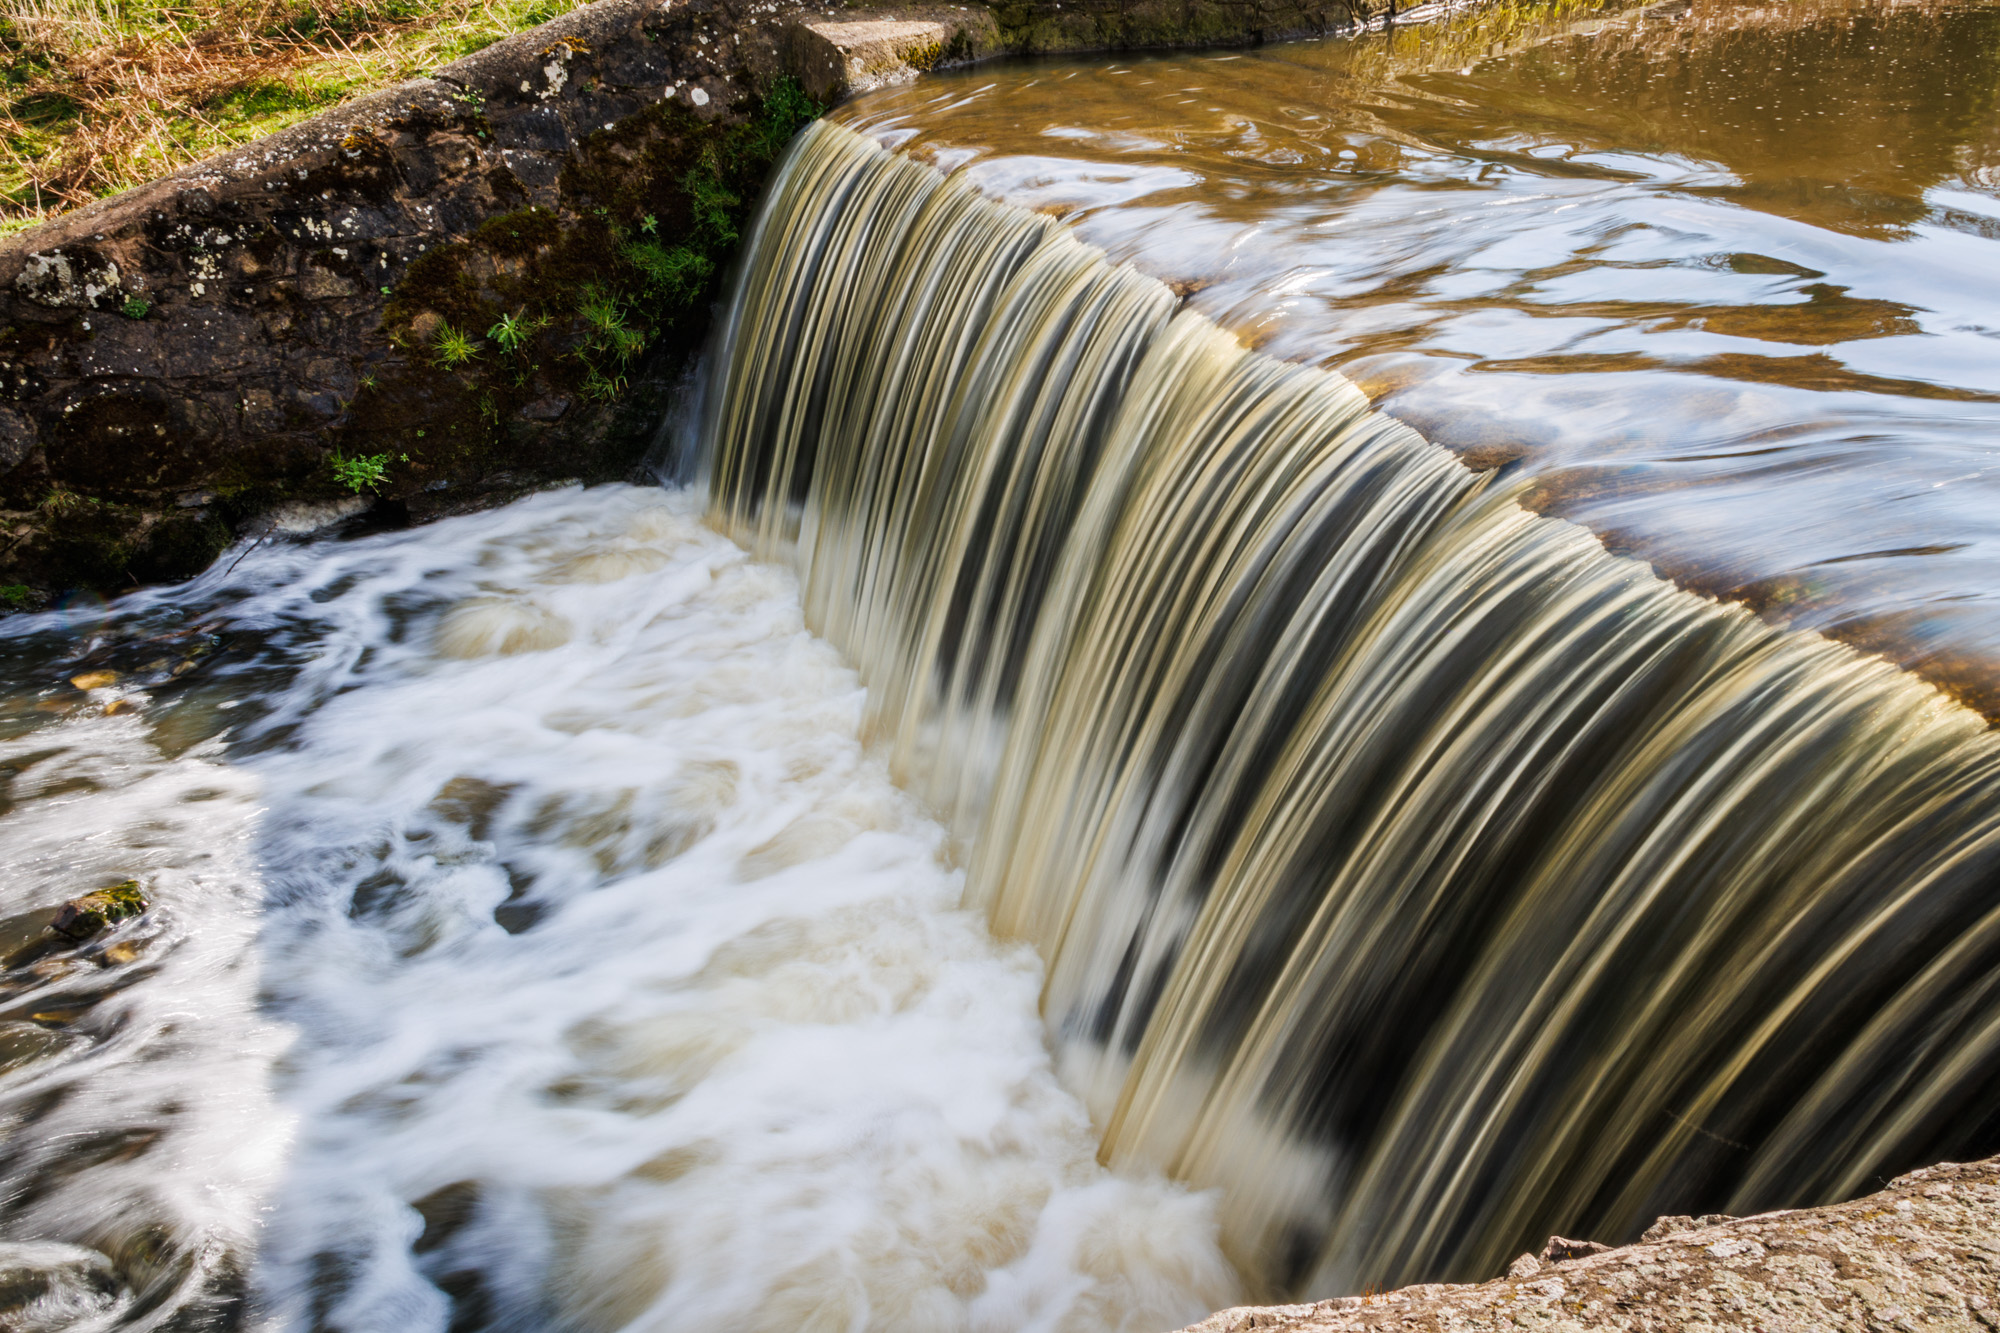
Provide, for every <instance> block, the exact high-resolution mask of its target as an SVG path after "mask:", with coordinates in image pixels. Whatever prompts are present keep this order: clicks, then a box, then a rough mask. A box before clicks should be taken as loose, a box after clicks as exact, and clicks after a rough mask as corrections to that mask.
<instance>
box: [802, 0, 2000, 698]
mask: <svg viewBox="0 0 2000 1333" xmlns="http://www.w3.org/2000/svg"><path fill="white" fill-rule="evenodd" d="M840 114H841V115H842V117H843V118H844V119H846V120H847V121H849V122H850V123H852V124H855V125H857V126H860V127H865V128H866V129H868V130H869V131H870V132H872V133H873V134H875V135H876V136H877V137H878V138H880V139H882V140H883V141H884V142H888V143H893V144H897V145H900V146H901V147H902V148H903V150H904V151H906V152H909V153H911V154H913V155H916V156H918V157H920V158H924V159H926V160H929V161H932V162H935V163H937V164H939V165H941V166H945V167H948V168H961V169H963V170H965V171H967V172H969V173H971V175H972V177H973V178H974V179H975V180H976V181H977V182H978V184H979V185H980V186H981V188H983V189H985V190H987V191H988V192H990V193H993V194H995V195H998V196H1001V197H1004V198H1007V199H1011V200H1014V201H1017V202H1023V203H1027V204H1029V205H1031V206H1034V207H1038V208H1045V209H1050V210H1056V211H1061V212H1063V213H1065V214H1066V215H1068V216H1069V217H1070V218H1071V219H1072V220H1073V222H1074V223H1075V225H1076V228H1077V230H1078V232H1079V234H1080V235H1081V236H1082V237H1083V238H1084V239H1085V240H1087V241H1090V242H1091V243H1093V244H1096V245H1099V246H1101V247H1103V248H1104V249H1105V250H1106V251H1107V252H1108V253H1109V254H1110V255H1111V256H1112V257H1113V258H1115V259H1123V260H1128V261H1130V262H1133V263H1135V264H1136V265H1137V266H1139V267H1140V268H1141V269H1143V270H1145V271H1147V272H1150V273H1152V274H1154V275H1156V276H1159V277H1162V278H1164V279H1167V280H1169V281H1170V282H1173V283H1175V284H1177V285H1178V286H1180V287H1181V289H1182V290H1186V291H1191V292H1192V293H1193V295H1192V303H1193V304H1194V306H1195V307H1196V308H1197V309H1199V310H1202V311H1204V312H1205V313H1208V314H1210V315H1212V316H1214V317H1215V318H1216V319H1217V320H1218V321H1220V322H1221V323H1223V324H1224V325H1225V326H1227V327H1230V328H1232V329H1235V330H1237V331H1238V332H1239V333H1240V334H1242V335H1243V336H1244V337H1245V338H1246V340H1248V341H1250V342H1252V343H1253V344H1255V345H1258V346H1260V347H1262V348H1263V349H1264V350H1266V351H1269V352H1271V353H1272V354H1274V355H1277V356H1280V357H1283V358H1286V359H1291V360H1299V361H1305V362H1310V363H1314V364H1321V365H1326V366H1330V367H1337V368H1339V369H1340V370H1342V371H1343V372H1344V373H1346V374H1347V375H1349V376H1350V377H1352V378H1354V379H1355V380H1356V381H1357V382H1359V383H1360V384H1361V385H1362V387H1363V388H1365V389H1366V390H1368V392H1369V393H1370V394H1371V395H1372V396H1374V397H1375V399H1376V400H1377V402H1378V404H1379V405H1380V406H1382V407H1384V408H1386V409H1387V410H1389V411H1390V412H1392V413H1393V414H1395V415H1397V416H1399V417H1402V418H1403V419H1404V420H1407V421H1409V422H1410V423H1412V424H1413V425H1415V426H1417V427H1418V428H1419V429H1421V430H1422V431H1423V432H1424V433H1425V434H1426V435H1428V436H1430V437H1431V438H1433V439H1435V440H1437V441H1439V442H1440V443H1443V444H1446V445H1448V446H1450V447H1452V448H1454V449H1456V450H1458V451H1460V452H1461V454H1462V455H1463V456H1465V457H1466V458H1467V459H1468V461H1470V462H1472V463H1474V464H1475V465H1478V466H1492V465H1496V464H1503V463H1508V462H1510V461H1511V462H1512V465H1513V468H1514V470H1515V471H1516V472H1518V473H1523V474H1528V475H1530V476H1532V477H1533V479H1534V486H1535V489H1534V492H1533V495H1534V502H1535V503H1536V504H1537V505H1538V506H1539V507H1541V508H1542V509H1544V510H1545V511H1547V512H1552V513H1557V514H1561V515H1564V516H1567V517H1571V518H1575V519H1577V520H1578V521H1580V522H1583V523H1584V524H1586V525H1587V526H1589V527H1591V528H1592V529H1594V530H1595V531H1597V532H1598V533H1599V534H1600V535H1602V536H1603V537H1604V538H1605V539H1606V541H1607V543H1608V544H1609V545H1610V546H1611V547H1612V548H1613V549H1614V550H1615V551H1619V552H1621V553H1630V554H1636V555H1639V556H1641V557H1643V558H1645V559H1648V560H1650V561H1651V562H1653V564H1654V565H1655V566H1656V567H1657V568H1659V569H1660V570H1661V571H1662V572H1664V573H1666V574H1668V575H1669V576H1671V577H1673V578H1675V579H1676V580H1677V581H1679V582H1681V583H1682V584H1683V585H1684V586H1688V587H1692V588H1694V589H1696V590H1699V591H1705V592H1710V593H1714V594H1717V595H1721V596H1724V597H1728V598H1732V599H1739V600H1743V601H1746V602H1748V603H1749V604H1751V605H1753V606H1755V607H1757V608H1758V609H1759V610H1761V611H1763V612H1765V613H1766V614H1767V615H1768V616H1770V617H1772V618H1773V619H1775V620H1778V621H1779V622H1781V623H1785V624H1789V625H1796V626H1801V627H1808V628H1815V629H1819V630H1822V631H1824V632H1827V633H1829V634H1831V635H1833V636H1834V637H1836V638H1840V639H1842V640H1845V641H1847V642H1851V643H1853V644H1855V645H1857V646H1860V647H1863V648H1865V649H1868V650H1871V651H1881V652H1884V653H1886V654H1887V655H1888V656H1890V657H1891V658H1892V660H1895V661H1898V662H1900V663H1902V664H1904V665H1908V666H1912V667H1915V668H1917V669H1918V670H1920V671H1921V672H1923V673H1924V674H1925V675H1927V676H1928V677H1930V678H1932V679H1933V680H1936V681H1939V682H1941V683H1943V684H1945V685H1947V686H1948V687H1949V688H1952V689H1953V690H1955V691H1956V692H1957V693H1959V694H1960V695H1961V697H1963V698H1965V699H1967V700H1968V701H1969V702H1972V703H1974V704H1975V705H1976V706H1979V707H1981V708H1982V709H1984V710H1985V711H1986V712H1987V713H1988V714H1989V715H1992V714H1993V713H1994V712H1995V711H1996V709H2000V315H1996V313H1995V312H1996V311H2000V5H1995V4H1993V3H1991V2H1990V0H1945V2H1943V3H1925V4H1907V3H1877V2H1874V0H1853V2H1849V0H1831V2H1829V0H1781V2H1772V3H1764V2H1761V0H1696V2H1695V3H1670V4H1665V5H1656V6H1651V7H1647V8H1642V9H1628V10H1624V11H1622V12H1621V11H1616V10H1608V11H1595V10H1588V9H1578V8H1574V7H1560V8H1553V9H1551V8H1546V7H1542V8H1537V7H1525V8H1523V7H1509V8H1505V9H1502V10H1498V11H1493V12H1490V13H1488V14H1486V15H1484V16H1482V17H1479V18H1475V19H1474V20H1471V21H1469V22H1461V23H1460V24H1459V25H1457V26H1454V27H1452V28H1448V29H1439V28H1408V29H1403V30H1399V31H1395V32H1392V33H1386V34H1385V33H1375V34H1370V35H1368V36H1365V37H1362V38H1360V39H1357V40H1352V41H1329V42H1321V43H1299V44H1291V45H1279V46H1272V47H1267V48H1263V49H1260V50H1256V51H1248V52H1223V53H1215V54H1198V55H1184V54H1162V55H1157V56H1146V57H1140V58H1136V59H1132V60H1129V61H1125V62H1121V63H1116V64H1105V63H1103V62H1101V61H1098V62H1075V63H1060V62H1021V63H1014V64H1010V65H1006V66H989V67H981V68H976V69H970V70H963V71H957V72H953V73H947V74H942V75H939V76H935V77H931V78H926V79H925V80H923V81H921V82H919V83H917V84H914V85H911V86H908V87H905V88H900V89H891V90H887V91H883V92H878V93H875V94H872V95H870V96H868V97H864V98H862V99H859V100H858V101H856V102H854V103H852V104H850V105H849V106H847V107H846V108H844V109H843V110H842V112H841V113H840Z"/></svg>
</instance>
